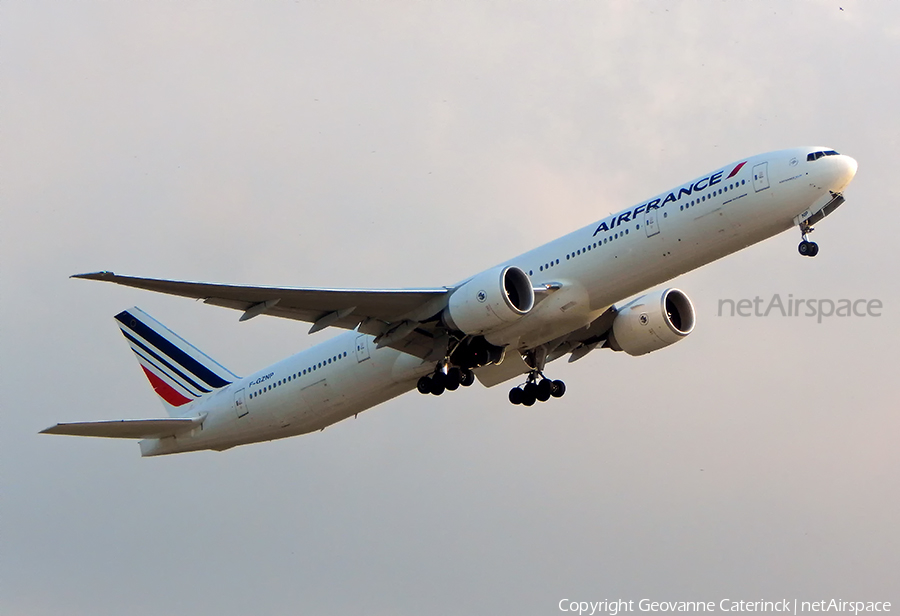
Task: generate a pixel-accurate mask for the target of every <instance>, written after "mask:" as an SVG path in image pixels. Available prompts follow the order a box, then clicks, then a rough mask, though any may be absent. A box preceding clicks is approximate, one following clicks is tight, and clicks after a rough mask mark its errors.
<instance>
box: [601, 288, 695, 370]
mask: <svg viewBox="0 0 900 616" xmlns="http://www.w3.org/2000/svg"><path fill="white" fill-rule="evenodd" d="M693 329H694V306H693V304H691V300H690V299H689V298H688V296H687V295H685V294H684V292H683V291H679V290H678V289H665V290H663V291H654V292H653V293H648V294H647V295H642V296H641V297H639V298H637V299H636V300H633V301H631V302H630V303H628V304H626V305H625V306H623V307H622V308H621V309H619V311H618V314H617V315H616V318H615V319H614V320H613V324H612V331H610V333H609V347H610V348H611V349H613V350H614V351H625V352H626V353H628V354H629V355H644V354H645V353H650V352H651V351H656V350H659V349H661V348H663V347H667V346H669V345H670V344H672V343H674V342H678V341H679V340H681V339H682V338H684V337H685V336H687V335H688V334H689V333H691V331H692V330H693Z"/></svg>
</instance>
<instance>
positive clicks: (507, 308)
mask: <svg viewBox="0 0 900 616" xmlns="http://www.w3.org/2000/svg"><path fill="white" fill-rule="evenodd" d="M532 307H534V289H533V288H532V286H531V278H529V277H528V274H526V273H525V272H524V271H522V270H521V269H519V268H518V267H513V266H509V267H502V266H501V267H495V268H493V269H490V270H487V271H486V272H482V273H481V274H478V275H477V276H475V277H474V278H472V279H471V280H469V281H468V282H466V283H464V284H463V285H462V286H461V287H459V288H458V289H456V290H455V291H454V292H453V293H452V294H451V295H450V299H449V302H448V304H447V307H446V308H445V309H444V312H443V315H442V316H443V320H444V324H445V325H447V327H449V328H451V329H454V330H458V331H461V332H463V333H465V334H469V335H472V336H474V335H480V334H484V333H485V332H488V331H491V330H494V329H498V328H499V327H502V326H504V325H508V324H509V323H512V322H514V321H517V320H518V319H521V318H522V317H523V316H525V315H526V314H528V312H529V311H530V310H531V309H532Z"/></svg>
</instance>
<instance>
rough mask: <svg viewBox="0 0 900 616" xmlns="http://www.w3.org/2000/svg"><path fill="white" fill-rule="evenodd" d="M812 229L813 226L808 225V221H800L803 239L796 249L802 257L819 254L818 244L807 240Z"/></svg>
mask: <svg viewBox="0 0 900 616" xmlns="http://www.w3.org/2000/svg"><path fill="white" fill-rule="evenodd" d="M812 231H813V228H812V227H810V226H809V223H808V222H801V223H800V233H801V234H802V235H803V241H802V242H800V245H799V246H797V250H798V251H799V252H800V254H801V255H803V256H804V257H814V256H816V255H817V254H819V245H818V244H816V243H815V242H811V241H809V234H810V233H812Z"/></svg>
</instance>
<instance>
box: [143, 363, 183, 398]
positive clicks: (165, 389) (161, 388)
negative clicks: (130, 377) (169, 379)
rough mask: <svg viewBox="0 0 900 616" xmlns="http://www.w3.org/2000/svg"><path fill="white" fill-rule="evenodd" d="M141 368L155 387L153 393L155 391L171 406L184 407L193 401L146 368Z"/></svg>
mask: <svg viewBox="0 0 900 616" xmlns="http://www.w3.org/2000/svg"><path fill="white" fill-rule="evenodd" d="M141 368H142V369H143V370H144V374H146V375H147V380H148V381H150V385H151V386H152V387H153V391H155V392H156V394H157V395H158V396H159V397H160V398H162V399H163V400H165V401H166V402H167V403H169V404H171V405H172V406H182V405H184V404H187V403H188V402H190V401H191V400H190V398H185V397H184V396H182V395H181V394H180V393H178V392H177V391H175V388H173V387H172V386H171V385H169V384H168V383H166V382H165V381H163V380H162V379H161V378H159V377H158V376H156V375H155V374H153V373H152V372H150V371H149V370H147V368H144V366H141Z"/></svg>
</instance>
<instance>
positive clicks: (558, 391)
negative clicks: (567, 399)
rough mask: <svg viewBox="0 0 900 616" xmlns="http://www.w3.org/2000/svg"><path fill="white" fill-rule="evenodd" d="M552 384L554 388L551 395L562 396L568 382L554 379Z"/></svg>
mask: <svg viewBox="0 0 900 616" xmlns="http://www.w3.org/2000/svg"><path fill="white" fill-rule="evenodd" d="M552 385H553V389H552V391H551V392H550V395H551V396H553V397H554V398H562V397H563V395H564V394H565V393H566V384H565V383H563V382H562V381H553V383H552Z"/></svg>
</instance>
